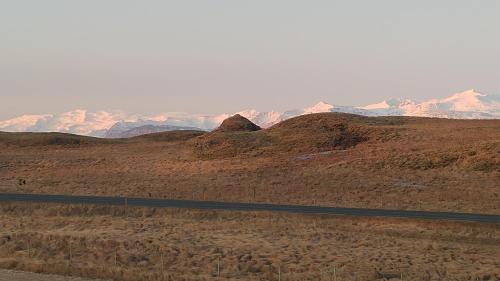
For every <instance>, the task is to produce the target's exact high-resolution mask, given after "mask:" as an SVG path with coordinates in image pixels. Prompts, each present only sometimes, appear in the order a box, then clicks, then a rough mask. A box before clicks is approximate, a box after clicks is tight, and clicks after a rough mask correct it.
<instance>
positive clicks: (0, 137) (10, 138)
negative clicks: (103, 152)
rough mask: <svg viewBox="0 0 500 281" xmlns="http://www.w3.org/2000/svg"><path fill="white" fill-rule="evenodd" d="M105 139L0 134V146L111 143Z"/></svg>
mask: <svg viewBox="0 0 500 281" xmlns="http://www.w3.org/2000/svg"><path fill="white" fill-rule="evenodd" d="M112 142H113V141H111V140H107V139H100V138H94V137H87V136H80V135H73V134H65V133H7V132H0V144H4V145H14V146H21V147H26V146H46V145H87V144H100V143H112Z"/></svg>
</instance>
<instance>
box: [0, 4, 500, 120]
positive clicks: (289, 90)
mask: <svg viewBox="0 0 500 281" xmlns="http://www.w3.org/2000/svg"><path fill="white" fill-rule="evenodd" d="M499 68H500V1H498V0H481V1H473V0H469V1H463V0H440V1H429V0H426V1H403V0H397V1H396V0H392V1H388V0H380V1H368V0H366V1H353V0H349V1H347V0H346V1H333V0H330V1H305V0H303V1H291V0H288V1H273V0H266V1H264V0H262V1H259V0H252V1H240V0H212V1H209V0H203V1H202V0H199V1H191V0H182V1H167V0H163V1H146V0H145V1H136V0H134V1H132V0H105V1H103V0H79V1H76V0H75V1H68V0H46V1H39V0H32V1H27V0H1V1H0V97H1V100H0V119H5V118H9V117H13V116H16V115H20V114H24V113H53V112H54V113H55V112H62V111H66V110H71V109H74V108H85V109H91V110H98V109H104V110H110V109H122V110H125V111H127V112H135V113H158V112H169V111H184V112H192V113H220V112H234V111H238V110H241V109H246V108H255V109H258V110H271V109H276V110H284V109H290V108H296V107H304V106H308V105H311V104H313V103H316V102H318V101H320V100H322V101H326V102H330V103H336V104H345V105H363V104H367V103H372V102H377V101H380V100H383V99H386V98H389V97H400V96H401V97H407V98H415V99H421V100H423V99H427V98H434V97H436V98H439V97H444V96H447V95H449V94H451V93H454V92H458V91H462V90H466V89H469V88H476V89H479V90H481V91H483V92H486V93H492V94H500V78H499V77H500V75H499V74H500V71H499Z"/></svg>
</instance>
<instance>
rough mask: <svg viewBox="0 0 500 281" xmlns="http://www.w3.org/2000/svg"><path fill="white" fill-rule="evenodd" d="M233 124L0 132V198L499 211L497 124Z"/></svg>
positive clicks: (352, 118)
mask: <svg viewBox="0 0 500 281" xmlns="http://www.w3.org/2000/svg"><path fill="white" fill-rule="evenodd" d="M236 121H238V120H236ZM226 126H227V128H222V129H219V130H216V131H214V132H210V133H203V132H193V131H184V132H183V131H181V132H167V133H159V134H152V135H146V136H141V137H136V138H132V139H115V140H104V139H95V138H87V137H81V136H74V135H65V134H56V133H49V134H12V133H1V134H0V192H34V193H53V194H99V195H113V196H114V195H117V196H133V197H155V198H179V199H198V200H219V201H253V202H273V203H292V204H309V205H310V204H320V205H328V206H351V207H372V208H393V209H423V210H453V211H462V212H477V213H496V214H498V213H500V184H499V183H500V120H447V119H431V118H412V117H376V118H373V117H371V118H369V117H361V116H356V115H348V114H335V113H325V114H311V115H305V116H301V117H297V118H292V119H289V120H287V121H284V122H281V123H279V124H277V125H275V126H273V127H271V128H268V129H265V130H257V128H253V127H251V126H250V127H248V124H226ZM238 128H241V130H240V129H238ZM245 128H252V130H247V129H245ZM20 180H21V184H20ZM24 182H25V184H24Z"/></svg>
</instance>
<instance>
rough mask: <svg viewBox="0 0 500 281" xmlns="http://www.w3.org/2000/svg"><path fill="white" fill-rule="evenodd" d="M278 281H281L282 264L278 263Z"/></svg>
mask: <svg viewBox="0 0 500 281" xmlns="http://www.w3.org/2000/svg"><path fill="white" fill-rule="evenodd" d="M278 281H281V265H278Z"/></svg>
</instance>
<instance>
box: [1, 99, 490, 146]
mask: <svg viewBox="0 0 500 281" xmlns="http://www.w3.org/2000/svg"><path fill="white" fill-rule="evenodd" d="M319 112H345V113H354V114H360V115H365V116H422V117H439V118H457V119H500V96H496V95H488V94H483V93H480V92H477V91H475V90H469V91H465V92H462V93H457V94H454V95H452V96H450V97H447V98H444V99H431V100H428V101H424V102H417V101H414V100H409V99H390V100H386V101H383V102H380V103H376V104H370V105H367V106H358V107H356V106H339V105H334V104H328V103H325V102H319V103H317V104H316V105H314V106H311V107H307V108H303V109H294V110H288V111H284V112H277V111H269V112H259V111H256V110H245V111H241V112H235V113H232V114H226V113H224V114H219V115H196V114H187V113H165V114H159V115H155V116H143V115H130V114H126V113H123V112H119V111H117V112H106V111H87V110H82V109H77V110H73V111H70V112H66V113H62V114H44V115H23V116H20V117H17V118H13V119H9V120H5V121H0V131H9V132H64V133H73V134H80V135H89V136H97V137H124V136H130V135H131V134H134V135H136V134H140V133H142V132H159V131H169V130H179V129H181V130H187V129H201V130H212V129H214V128H216V127H217V126H218V125H219V124H220V123H221V122H222V121H223V120H224V119H226V118H228V117H230V116H232V115H234V114H236V113H238V114H240V115H242V116H244V117H246V118H248V119H250V120H251V121H252V122H254V123H256V124H257V125H259V126H261V127H264V128H265V127H269V126H271V125H273V124H276V123H278V122H280V121H283V120H285V119H288V118H291V117H295V116H299V115H303V114H310V113H319ZM140 127H142V128H140ZM137 128H139V129H137ZM126 132H127V133H126Z"/></svg>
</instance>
